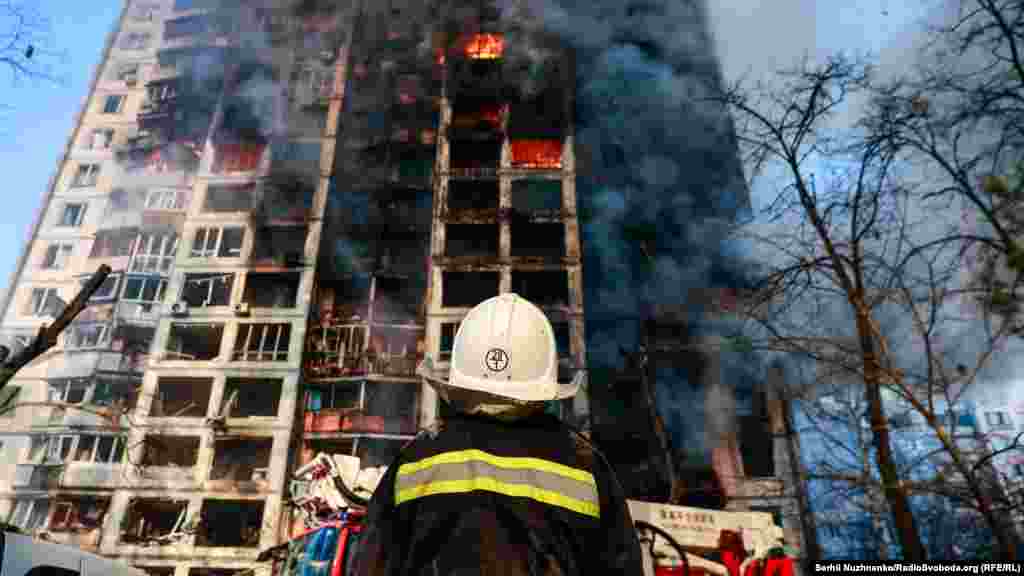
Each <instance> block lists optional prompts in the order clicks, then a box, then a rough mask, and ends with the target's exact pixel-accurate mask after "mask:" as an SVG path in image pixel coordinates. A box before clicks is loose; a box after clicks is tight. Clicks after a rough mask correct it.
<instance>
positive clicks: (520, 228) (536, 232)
mask: <svg viewBox="0 0 1024 576" xmlns="http://www.w3.org/2000/svg"><path fill="white" fill-rule="evenodd" d="M511 233H512V256H513V257H523V258H545V259H560V258H564V257H565V225H564V224H561V223H543V224H538V223H534V222H521V221H518V220H513V221H512V223H511Z"/></svg>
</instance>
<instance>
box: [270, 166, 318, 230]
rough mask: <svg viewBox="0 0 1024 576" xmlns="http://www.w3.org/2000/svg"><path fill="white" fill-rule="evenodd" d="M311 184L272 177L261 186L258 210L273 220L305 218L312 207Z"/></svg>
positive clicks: (312, 188)
mask: <svg viewBox="0 0 1024 576" xmlns="http://www.w3.org/2000/svg"><path fill="white" fill-rule="evenodd" d="M315 192H316V190H315V189H314V187H313V185H312V184H310V183H307V182H303V181H301V180H298V179H293V178H286V177H285V178H274V177H272V179H271V180H270V181H269V182H267V183H266V184H264V186H263V201H262V202H261V203H260V212H261V216H262V217H263V218H266V219H267V220H269V221H273V220H291V221H295V220H305V219H306V218H307V217H308V216H309V213H310V211H311V210H312V209H313V194H314V193H315Z"/></svg>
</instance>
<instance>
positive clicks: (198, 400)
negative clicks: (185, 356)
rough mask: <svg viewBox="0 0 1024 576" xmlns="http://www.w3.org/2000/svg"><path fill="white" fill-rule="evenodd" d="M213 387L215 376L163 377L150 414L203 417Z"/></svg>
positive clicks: (157, 388) (158, 382)
mask: <svg viewBox="0 0 1024 576" xmlns="http://www.w3.org/2000/svg"><path fill="white" fill-rule="evenodd" d="M212 388H213V378H182V377H161V378H160V379H159V380H157V383H156V395H155V396H154V398H153V405H152V409H151V410H150V416H163V417H185V418H203V417H205V416H206V409H207V407H208V406H209V403H210V390H212Z"/></svg>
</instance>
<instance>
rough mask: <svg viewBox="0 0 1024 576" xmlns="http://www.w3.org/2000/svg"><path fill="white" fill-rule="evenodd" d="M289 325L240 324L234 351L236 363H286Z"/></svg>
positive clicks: (289, 333) (233, 356)
mask: <svg viewBox="0 0 1024 576" xmlns="http://www.w3.org/2000/svg"><path fill="white" fill-rule="evenodd" d="M291 333H292V325H291V324H240V325H239V326H238V338H237V339H236V340H235V350H234V353H233V354H232V355H231V359H232V360H234V361H236V362H286V361H287V360H288V345H289V340H290V339H291Z"/></svg>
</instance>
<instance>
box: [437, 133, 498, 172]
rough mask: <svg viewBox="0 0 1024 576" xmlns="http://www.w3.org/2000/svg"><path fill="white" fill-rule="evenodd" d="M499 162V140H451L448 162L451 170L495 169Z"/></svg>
mask: <svg viewBox="0 0 1024 576" xmlns="http://www.w3.org/2000/svg"><path fill="white" fill-rule="evenodd" d="M500 162H501V141H500V140H484V141H478V140H453V141H452V142H451V150H450V151H449V163H450V165H451V168H452V169H453V170H481V169H490V170H496V169H497V168H498V165H499V164H500Z"/></svg>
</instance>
